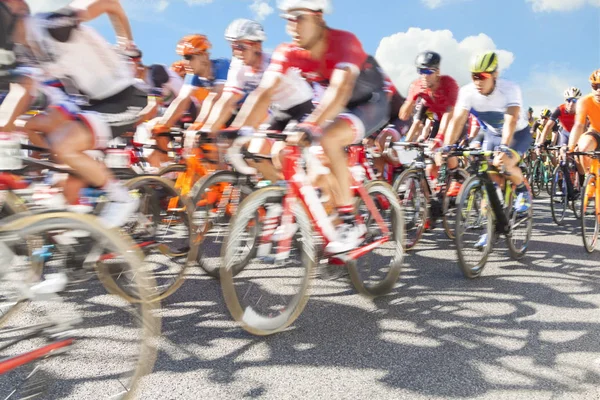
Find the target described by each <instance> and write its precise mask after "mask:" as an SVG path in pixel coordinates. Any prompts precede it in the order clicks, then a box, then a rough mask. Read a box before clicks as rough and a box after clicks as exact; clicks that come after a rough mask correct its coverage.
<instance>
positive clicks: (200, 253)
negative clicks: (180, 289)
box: [190, 171, 254, 279]
mask: <svg viewBox="0 0 600 400" xmlns="http://www.w3.org/2000/svg"><path fill="white" fill-rule="evenodd" d="M242 181H248V178H247V177H246V176H245V175H242V174H240V173H238V172H234V171H216V172H213V173H211V174H208V175H206V176H203V177H202V178H200V180H198V182H196V184H195V185H194V186H193V188H192V190H191V192H190V197H191V198H192V204H193V206H194V207H196V209H195V212H194V216H195V215H196V212H197V211H198V203H199V202H200V201H201V200H202V199H203V196H204V194H205V193H206V192H207V191H209V190H210V189H211V188H212V187H213V186H215V185H217V184H220V183H224V184H228V185H236V184H242V186H243V187H241V188H240V196H241V195H248V194H250V193H251V192H252V190H253V189H252V188H251V187H250V186H248V185H243V183H242ZM239 200H241V197H240V199H239ZM208 208H210V207H207V208H206V209H205V210H202V213H203V214H204V215H205V216H206V217H205V219H204V221H198V220H197V218H195V220H194V223H195V225H196V233H195V236H194V243H195V246H194V247H195V249H196V251H197V254H196V257H195V260H196V261H197V262H198V265H200V267H201V268H202V269H203V270H204V271H206V273H207V274H208V275H210V276H212V277H213V278H217V279H218V278H219V276H220V272H219V267H220V260H219V262H218V263H216V264H213V263H209V262H207V261H206V260H204V259H203V257H204V255H205V247H206V246H209V245H210V244H207V243H206V239H207V236H208V235H209V234H210V232H211V230H212V228H213V227H214V226H215V225H216V224H217V223H218V222H217V221H211V220H210V219H209V214H210V209H208ZM212 244H217V245H218V239H217V240H216V241H214V242H213V243H212ZM216 247H217V248H215V250H218V255H219V256H220V254H221V247H222V246H216ZM253 251H254V249H250V251H249V253H248V256H247V257H246V259H245V260H242V262H241V263H240V264H238V265H235V266H232V269H233V273H234V274H237V273H238V272H239V271H240V270H241V269H242V268H243V267H244V265H245V264H246V263H247V262H248V260H249V259H250V258H251V257H252V256H253Z"/></svg>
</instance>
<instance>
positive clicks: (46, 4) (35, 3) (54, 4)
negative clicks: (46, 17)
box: [27, 0, 73, 13]
mask: <svg viewBox="0 0 600 400" xmlns="http://www.w3.org/2000/svg"><path fill="white" fill-rule="evenodd" d="M72 2H73V0H29V1H27V4H29V7H30V8H31V12H32V13H37V12H50V11H54V10H58V9H59V8H61V7H64V6H66V5H68V4H70V3H72Z"/></svg>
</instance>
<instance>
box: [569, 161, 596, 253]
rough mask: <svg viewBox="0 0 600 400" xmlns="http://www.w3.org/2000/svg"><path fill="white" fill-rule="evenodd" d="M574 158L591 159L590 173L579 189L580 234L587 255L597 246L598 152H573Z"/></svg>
mask: <svg viewBox="0 0 600 400" xmlns="http://www.w3.org/2000/svg"><path fill="white" fill-rule="evenodd" d="M571 154H572V155H575V156H587V157H590V158H591V159H592V163H591V166H590V171H589V172H588V173H587V174H586V176H585V181H584V183H583V186H582V187H581V193H582V198H581V233H582V237H583V246H584V247H585V250H586V251H587V252H588V253H593V252H594V250H595V249H596V247H597V244H598V234H599V233H600V202H599V201H598V199H600V184H598V181H597V179H598V174H599V173H600V151H590V152H580V151H577V152H574V153H571Z"/></svg>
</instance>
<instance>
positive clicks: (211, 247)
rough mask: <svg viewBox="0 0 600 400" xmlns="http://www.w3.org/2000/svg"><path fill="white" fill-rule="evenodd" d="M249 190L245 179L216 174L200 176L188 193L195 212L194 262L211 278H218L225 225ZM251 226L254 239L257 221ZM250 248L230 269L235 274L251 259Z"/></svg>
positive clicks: (225, 230)
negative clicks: (195, 249)
mask: <svg viewBox="0 0 600 400" xmlns="http://www.w3.org/2000/svg"><path fill="white" fill-rule="evenodd" d="M252 190H253V187H252V186H251V184H250V180H249V178H248V177H247V176H245V175H241V174H239V173H237V172H234V171H217V172H214V173H212V174H209V175H206V176H204V177H202V178H201V179H200V180H199V181H198V182H196V184H195V185H194V187H193V188H192V191H191V193H190V197H191V198H192V203H193V204H194V206H195V207H196V208H195V211H194V214H193V218H194V225H195V226H196V227H197V230H196V234H195V236H194V244H195V247H196V248H197V255H196V261H197V262H198V265H200V267H202V269H203V270H204V271H206V273H208V274H209V275H210V276H212V277H213V278H218V277H219V268H220V266H221V246H222V244H223V240H224V237H225V235H226V234H227V231H228V230H229V222H230V220H231V217H232V216H233V215H234V214H235V212H236V209H237V207H238V206H239V204H240V202H241V200H242V199H243V198H245V197H247V196H248V195H249V194H250V193H252ZM256 222H257V223H256V225H255V227H254V230H253V232H254V236H256V234H257V232H258V231H259V226H258V220H257V221H256ZM254 251H255V248H254V246H252V247H250V248H249V249H248V252H247V256H246V257H245V258H242V259H241V261H240V263H238V264H237V265H235V266H233V267H232V269H233V273H234V274H236V273H237V272H238V271H239V269H241V268H242V267H243V266H244V265H245V264H246V263H247V262H248V260H249V259H250V258H251V257H252V256H253V252H254Z"/></svg>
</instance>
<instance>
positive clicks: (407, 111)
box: [398, 98, 416, 121]
mask: <svg viewBox="0 0 600 400" xmlns="http://www.w3.org/2000/svg"><path fill="white" fill-rule="evenodd" d="M415 104H416V102H415V101H414V100H413V99H411V98H406V100H404V103H403V104H402V107H400V112H399V113H398V118H400V119H401V120H402V121H407V120H408V119H409V118H410V116H411V115H412V113H413V111H414V109H415Z"/></svg>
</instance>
